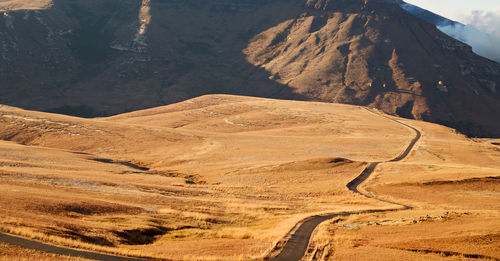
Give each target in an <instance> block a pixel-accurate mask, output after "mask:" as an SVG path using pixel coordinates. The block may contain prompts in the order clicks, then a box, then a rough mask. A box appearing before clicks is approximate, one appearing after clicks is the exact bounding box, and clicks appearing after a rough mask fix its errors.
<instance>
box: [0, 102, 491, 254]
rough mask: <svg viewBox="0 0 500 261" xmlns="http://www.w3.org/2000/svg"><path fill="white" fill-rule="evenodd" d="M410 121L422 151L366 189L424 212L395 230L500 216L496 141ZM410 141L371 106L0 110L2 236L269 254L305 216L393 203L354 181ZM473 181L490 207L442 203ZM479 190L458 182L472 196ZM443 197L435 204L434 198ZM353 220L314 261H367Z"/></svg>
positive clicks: (121, 248) (395, 248) (89, 245)
mask: <svg viewBox="0 0 500 261" xmlns="http://www.w3.org/2000/svg"><path fill="white" fill-rule="evenodd" d="M407 122H408V123H409V124H411V125H413V126H415V127H417V128H419V129H420V130H422V132H423V134H424V135H423V138H422V140H421V141H420V142H419V143H418V144H417V146H416V149H415V151H414V152H412V154H411V155H410V157H409V158H408V159H406V160H405V161H403V162H399V163H384V164H381V165H380V166H379V167H378V168H377V170H376V171H375V173H374V175H373V178H372V179H370V180H368V181H367V182H366V186H365V187H364V189H365V190H367V191H369V192H373V193H375V194H376V195H380V196H381V197H386V198H390V199H391V200H397V201H401V202H406V203H408V204H412V205H414V206H416V207H417V209H418V211H420V212H418V211H417V210H414V212H410V211H405V212H401V215H402V216H403V217H404V216H407V217H405V218H403V217H401V218H400V219H401V220H403V219H404V220H406V221H404V222H403V221H401V220H400V219H397V220H396V221H394V222H392V223H391V222H389V223H390V226H389V225H388V226H387V227H395V228H399V227H400V226H408V225H407V223H408V222H410V221H411V220H413V218H414V217H415V218H417V217H419V216H418V215H421V216H425V215H426V214H425V213H427V212H429V211H434V212H436V213H439V214H442V213H444V212H445V210H448V209H450V210H451V211H456V212H457V213H463V212H466V211H471V210H474V211H475V213H477V215H478V217H483V215H486V214H485V213H488V215H495V213H497V211H498V208H497V205H495V202H498V192H497V191H498V185H497V183H488V180H486V179H484V178H485V177H489V176H494V174H495V173H498V169H499V163H498V162H499V161H498V159H499V155H498V151H497V150H495V149H494V146H495V145H492V144H491V141H488V140H481V141H472V140H469V139H466V138H464V137H463V136H461V135H457V134H456V133H454V132H453V131H452V130H450V129H448V128H445V127H442V126H438V125H434V124H427V123H422V122H417V121H407ZM413 135H414V134H413V133H412V131H411V130H409V129H408V128H405V127H403V126H402V125H400V124H398V123H396V122H393V121H390V120H388V119H385V118H383V117H380V116H377V115H376V114H373V113H371V112H369V111H367V110H366V109H364V108H362V107H357V106H348V105H339V104H325V103H308V102H294V101H278V100H269V99H259V98H250V97H237V96H227V95H210V96H203V97H199V98H196V99H192V100H189V101H186V102H182V103H178V104H173V105H170V106H165V107H159V108H154V109H150V110H144V111H138V112H133V113H128V114H123V115H118V116H115V117H110V118H99V119H80V118H74V117H68V116H62V115H54V114H47V113H40V112H32V111H24V110H20V109H16V108H12V107H8V106H0V138H1V139H3V140H8V141H3V142H0V189H1V190H2V194H1V195H0V202H1V203H0V204H1V206H0V229H2V230H3V231H8V232H11V233H15V234H19V235H23V236H26V237H31V238H37V239H41V240H43V241H48V242H52V243H56V244H61V245H67V246H73V247H79V248H85V249H91V250H97V251H102V252H109V253H115V254H121V255H132V256H143V257H164V258H174V259H188V260H190V259H201V260H220V259H224V260H238V259H242V260H246V259H257V258H262V257H263V256H265V255H266V254H267V253H269V252H270V251H271V249H272V248H273V247H274V245H275V243H276V242H278V241H279V240H280V239H281V238H282V237H283V236H284V235H285V234H286V233H288V231H290V230H291V229H292V228H293V227H294V225H295V224H296V223H297V222H298V221H300V220H302V219H303V218H305V217H307V216H310V215H313V214H318V213H329V212H337V211H338V212H340V211H352V210H362V209H382V208H384V209H385V208H391V207H393V206H391V205H390V204H386V203H382V202H378V201H375V200H371V199H367V198H364V197H361V196H358V195H355V194H353V193H352V192H350V191H348V190H347V188H346V187H345V185H346V184H347V183H348V182H349V181H350V180H352V179H353V178H354V177H356V176H357V175H359V173H360V172H361V171H362V170H363V168H364V167H365V166H366V164H365V162H368V161H387V160H390V159H392V158H394V157H395V156H396V155H397V154H399V153H400V152H401V151H402V150H404V148H405V146H406V145H407V144H408V142H409V141H410V140H411V138H412V137H413ZM448 144H449V146H452V148H451V149H449V150H448V149H447V147H446V146H447V145H448ZM468 154H470V155H471V158H468V157H467V155H468ZM436 155H438V156H439V157H438V156H436ZM440 157H441V158H440ZM457 170H460V171H457ZM472 178H480V181H478V182H479V183H481V184H482V185H480V186H482V189H483V190H481V191H486V192H488V193H490V192H494V193H493V194H491V193H490V194H488V193H483V194H481V193H476V194H477V195H475V196H474V200H475V201H476V200H479V201H481V202H483V203H480V204H472V203H471V202H470V201H468V198H467V197H462V198H460V199H458V200H457V202H456V203H453V202H452V201H448V200H447V199H446V198H445V197H444V195H448V197H451V196H453V195H455V194H453V193H461V192H454V188H455V185H456V184H455V183H450V184H449V183H446V182H448V181H449V180H467V179H472ZM429 182H430V183H429ZM432 182H434V183H432ZM436 182H437V183H436ZM439 182H444V183H439ZM464 182H465V181H464ZM474 182H475V181H474ZM466 183H467V182H466ZM479 183H477V182H476V183H474V184H473V185H470V184H469V183H467V184H465V183H463V182H462V183H460V182H458V183H457V184H459V185H457V186H460V189H461V191H465V190H467V191H472V190H475V189H476V188H477V186H479V185H478V184H479ZM486 183H488V185H487V186H486V185H484V184H486ZM483 185H484V186H483ZM414 187H415V188H418V189H416V191H417V192H412V190H411V189H410V188H414ZM422 188H425V189H422ZM435 190H439V191H438V192H436V193H438V194H439V193H441V194H439V195H441V196H442V197H441V196H440V199H433V197H431V195H432V194H431V193H430V192H433V191H435ZM406 192H408V193H406ZM422 193H423V194H425V195H426V196H425V197H424V196H422ZM447 193H448V194H447ZM450 193H451V194H450ZM495 193H496V194H495ZM433 200H434V201H433ZM436 200H437V201H436ZM486 200H489V201H490V203H487V201H486ZM492 200H493V201H492ZM494 200H496V201H494ZM449 202H452V203H453V204H448V203H449ZM492 202H493V203H492ZM415 211H417V212H418V213H417V212H415ZM422 211H423V212H422ZM434 212H433V213H434ZM429 213H430V212H429ZM391 215H392V214H391ZM393 215H396V213H393ZM436 215H437V214H436ZM366 218H367V219H374V220H376V217H373V216H370V215H367V216H366ZM461 218H462V217H461ZM408 220H410V221H408ZM400 221H401V222H400ZM356 222H357V221H355V220H354V221H352V220H350V219H348V220H345V221H342V222H341V223H338V224H331V225H330V224H326V225H323V226H322V228H321V229H319V230H318V233H317V235H318V236H319V238H315V244H312V246H313V247H316V249H318V251H317V253H318V255H319V256H323V258H326V257H333V256H338V255H345V256H347V257H349V258H350V257H355V256H350V255H351V254H352V253H356V255H358V254H359V253H362V251H361V252H359V253H358V251H357V246H356V244H357V243H356V244H354V245H353V244H351V243H349V242H350V241H351V239H352V238H354V239H352V240H354V241H356V240H357V239H356V237H357V236H358V234H354V235H351V234H349V233H351V231H352V230H346V231H348V232H349V233H347V232H346V235H342V234H339V233H338V232H337V230H338V229H339V228H338V226H339V225H340V224H342V225H344V224H350V223H356ZM367 222H368V221H367ZM398 222H399V223H398ZM405 222H406V223H405ZM446 222H447V221H443V224H445V225H444V226H443V227H445V226H446V224H447V223H446ZM386 223H387V222H386ZM389 223H387V224H389ZM487 223H488V224H490V225H491V227H492V228H493V227H495V226H497V225H498V224H495V222H494V219H492V218H491V219H488V222H487ZM384 224H385V223H384ZM471 224H476V225H478V224H479V223H471ZM364 227H365V226H363V229H364ZM366 227H368V226H366ZM377 227H378V226H377ZM383 227H386V226H383ZM450 227H452V226H451V225H450ZM341 229H343V228H341ZM332 231H333V232H332ZM383 231H385V230H383ZM396 231H397V229H394V231H393V234H392V235H394V233H396ZM478 231H484V230H481V229H479V228H478ZM375 232H376V233H377V234H374V236H377V235H378V233H382V232H379V231H375ZM375 232H373V233H375ZM331 233H333V235H332V234H331ZM370 233H371V232H370ZM408 233H410V232H408ZM412 233H413V232H412ZM415 233H417V232H415ZM450 233H451V232H450ZM481 233H483V232H481ZM483 234H484V233H483ZM339 237H340V238H339ZM401 237H405V235H404V233H402V234H401ZM342 238H343V239H342ZM450 238H451V236H450ZM339 240H340V241H339ZM344 241H345V242H347V243H346V244H345V245H343V244H344V243H341V242H344ZM339 242H340V243H339ZM356 242H357V241H356ZM363 242H364V241H363ZM394 242H399V241H397V240H395V241H394ZM417 243H419V242H417ZM453 244H454V243H453V242H451V241H450V243H449V244H448V245H453ZM457 244H459V243H457ZM381 245H382V247H381ZM443 246H444V245H443ZM339 247H340V248H339ZM373 247H376V248H377V249H384V250H383V253H382V252H381V255H380V260H382V259H383V257H387V255H389V256H391V255H394V256H398V255H400V252H403V253H405V254H404V256H408V257H409V258H410V257H420V256H421V255H420V254H419V253H415V252H409V251H407V250H401V249H402V248H401V247H399V245H397V244H396V245H387V244H385V243H384V244H382V243H381V244H377V245H367V246H366V248H363V249H370V248H373ZM415 247H417V245H415ZM471 251H472V250H471ZM474 251H475V250H474ZM370 252H371V251H368V250H367V251H366V253H370ZM485 253H486V252H485ZM426 255H427V254H426ZM320 258H321V257H320ZM450 260H453V259H450Z"/></svg>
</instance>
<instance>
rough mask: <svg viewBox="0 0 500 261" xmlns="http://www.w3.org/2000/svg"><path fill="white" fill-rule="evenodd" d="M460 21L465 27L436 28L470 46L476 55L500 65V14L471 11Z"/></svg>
mask: <svg viewBox="0 0 500 261" xmlns="http://www.w3.org/2000/svg"><path fill="white" fill-rule="evenodd" d="M460 20H462V21H463V22H464V23H465V24H466V25H462V24H458V25H452V26H440V27H438V28H439V30H441V31H442V32H444V33H445V34H447V35H449V36H451V37H453V38H455V39H457V40H459V41H462V42H464V43H466V44H468V45H470V46H472V50H473V51H474V52H475V53H476V54H478V55H481V56H483V57H486V58H489V59H491V60H494V61H497V62H499V63H500V12H491V11H490V12H485V11H473V12H472V13H471V14H470V15H468V16H464V17H463V19H460Z"/></svg>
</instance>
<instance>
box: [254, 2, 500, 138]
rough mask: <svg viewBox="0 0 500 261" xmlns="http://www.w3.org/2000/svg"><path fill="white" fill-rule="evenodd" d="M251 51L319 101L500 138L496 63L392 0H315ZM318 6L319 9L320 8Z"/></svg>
mask: <svg viewBox="0 0 500 261" xmlns="http://www.w3.org/2000/svg"><path fill="white" fill-rule="evenodd" d="M307 5H308V6H309V7H310V8H312V9H313V10H308V12H306V13H304V14H303V15H302V16H300V17H296V18H292V19H289V20H286V21H284V22H283V23H281V24H279V25H277V26H275V27H272V28H270V29H268V30H266V31H264V32H262V33H261V34H260V35H259V37H258V40H257V41H255V42H252V43H251V44H250V45H249V46H248V48H247V49H246V50H245V53H246V54H247V55H248V58H249V61H250V62H251V63H252V64H255V65H256V66H258V67H261V68H265V69H266V70H267V71H269V72H270V73H271V74H272V75H273V76H272V77H273V79H276V81H278V82H280V83H283V84H286V85H288V86H290V87H292V88H294V89H295V90H296V92H298V93H300V94H303V95H304V96H307V97H310V98H312V99H314V100H321V101H328V102H340V103H350V104H361V105H367V106H373V107H377V108H380V109H382V110H384V111H386V112H388V113H392V114H398V115H400V116H403V117H408V118H415V119H423V120H429V121H434V122H440V123H444V124H446V125H450V126H454V127H457V128H458V129H460V130H462V131H464V132H466V133H468V134H471V135H481V134H483V135H484V134H486V135H498V133H499V128H500V124H499V123H498V121H497V120H495V118H498V117H499V116H500V100H499V98H500V96H499V94H500V93H499V90H497V85H498V84H499V83H500V66H499V64H498V63H495V62H492V61H489V60H487V59H485V58H482V57H478V56H476V55H474V54H473V53H472V50H471V48H470V47H469V46H467V45H465V44H463V43H461V42H458V41H456V40H454V39H452V38H449V37H447V36H446V35H444V34H442V33H441V32H440V31H439V30H437V29H436V28H435V26H433V25H431V24H429V23H426V22H424V21H422V20H420V19H418V18H416V17H413V16H411V15H410V14H408V13H406V12H403V11H402V10H401V8H400V6H399V4H396V3H388V1H373V0H372V1H361V0H360V1H348V0H345V1H338V0H337V1H325V0H310V1H308V2H307ZM317 10H319V11H317Z"/></svg>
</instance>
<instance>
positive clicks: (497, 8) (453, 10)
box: [405, 0, 500, 37]
mask: <svg viewBox="0 0 500 261" xmlns="http://www.w3.org/2000/svg"><path fill="white" fill-rule="evenodd" d="M405 2H407V3H410V4H414V5H416V6H419V7H421V8H424V9H427V10H429V11H432V12H434V13H437V14H439V15H441V16H444V17H446V18H449V19H452V20H455V21H458V22H461V23H463V24H471V25H474V26H475V27H477V28H478V29H479V30H481V31H484V32H487V33H490V34H494V35H496V36H498V37H500V0H405Z"/></svg>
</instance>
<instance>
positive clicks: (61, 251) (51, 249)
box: [0, 233, 144, 261]
mask: <svg viewBox="0 0 500 261" xmlns="http://www.w3.org/2000/svg"><path fill="white" fill-rule="evenodd" d="M0 241H1V242H3V243H7V244H11V245H16V246H20V247H24V248H29V249H35V250H40V251H43V252H47V253H53V254H58V255H65V256H72V257H80V258H86V259H94V260H102V261H138V260H144V259H136V258H131V257H120V256H113V255H107V254H101V253H97V252H92V251H85V250H79V249H73V248H67V247H60V246H55V245H50V244H45V243H42V242H38V241H34V240H30V239H25V238H22V237H18V236H13V235H9V234H4V233H0Z"/></svg>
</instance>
